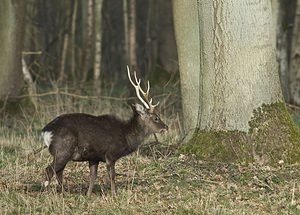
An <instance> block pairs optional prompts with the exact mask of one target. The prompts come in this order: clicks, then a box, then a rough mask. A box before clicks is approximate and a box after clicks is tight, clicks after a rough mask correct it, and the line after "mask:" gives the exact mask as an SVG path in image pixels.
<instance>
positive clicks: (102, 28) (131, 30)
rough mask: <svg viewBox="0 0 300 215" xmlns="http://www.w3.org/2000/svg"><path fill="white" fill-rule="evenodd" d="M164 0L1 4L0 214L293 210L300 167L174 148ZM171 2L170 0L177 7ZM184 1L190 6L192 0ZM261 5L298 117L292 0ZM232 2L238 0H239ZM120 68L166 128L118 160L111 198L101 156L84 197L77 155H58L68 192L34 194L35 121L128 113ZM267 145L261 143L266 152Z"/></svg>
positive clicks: (175, 102)
mask: <svg viewBox="0 0 300 215" xmlns="http://www.w3.org/2000/svg"><path fill="white" fill-rule="evenodd" d="M172 2H173V3H174V2H175V0H174V1H171V0H64V1H61V0H51V1H50V0H48V1H46V0H26V1H25V0H24V1H21V0H20V1H17V0H14V1H10V0H5V1H2V2H1V4H0V41H1V43H0V47H2V52H1V53H0V60H1V63H0V77H1V78H0V100H1V103H0V105H1V106H0V112H1V120H0V125H1V126H0V149H1V150H0V175H1V181H0V191H1V192H0V200H1V201H0V208H1V212H2V213H3V214H51V213H52V214H85V213H86V214H93V213H94V214H157V213H160V214H276V213H280V214H293V213H299V211H300V194H299V193H300V192H299V190H300V186H299V178H300V177H299V176H300V173H299V164H297V163H296V164H288V163H285V162H284V161H282V160H280V162H278V163H276V165H277V166H276V167H272V166H271V165H269V164H268V165H264V164H263V165H260V164H258V163H255V162H253V163H252V162H250V163H243V162H241V163H232V162H212V161H211V160H209V161H204V160H198V159H196V158H195V155H186V154H180V153H181V152H180V151H177V150H176V149H177V147H178V144H177V143H179V142H180V141H181V140H182V139H181V138H182V133H183V130H184V129H183V128H182V121H183V120H182V119H183V117H182V114H181V111H182V109H181V108H182V107H181V96H180V81H181V80H180V77H179V72H178V56H177V50H176V41H175V36H174V27H173V26H174V23H173V14H172V9H173V8H172V7H173V6H174V5H172ZM181 2H183V1H181V0H180V1H177V3H178V4H177V6H180V3H181ZM185 2H187V1H185ZM194 2H196V3H197V5H198V6H199V2H201V1H194ZM206 2H209V1H206ZM213 2H214V3H216V2H226V1H221V0H220V1H218V0H214V1H213ZM227 2H230V3H231V4H232V3H233V2H234V1H227ZM247 2H250V3H253V4H250V3H249V4H248V5H247V7H248V8H250V9H253V11H255V10H257V11H256V12H258V14H260V12H261V8H260V6H261V5H266V4H263V3H262V1H251V0H249V1H247ZM269 2H272V3H271V4H269V3H267V5H268V6H272V12H273V20H274V25H275V26H276V35H272V38H273V37H274V38H275V37H276V59H277V62H278V63H279V67H278V73H279V75H280V81H281V88H282V91H283V95H284V99H285V101H286V104H287V106H288V107H289V110H290V111H291V112H292V114H295V115H293V116H296V117H295V118H294V120H295V122H296V123H297V120H299V119H300V118H299V117H298V111H299V105H300V66H299V64H300V58H299V57H300V1H299V0H288V1H286V0H270V1H269ZM239 3H240V5H243V3H244V0H240V1H239ZM232 5H233V4H232ZM253 5H254V6H253ZM226 6H228V5H226ZM255 6H257V7H255ZM179 8H180V7H179ZM227 8H229V9H230V5H229V7H227ZM190 9H191V10H192V8H190ZM198 9H199V8H198ZM244 9H245V8H244ZM246 9H247V8H246ZM266 10H269V8H266ZM198 11H199V10H198ZM216 14H217V13H216ZM217 15H220V14H217ZM248 18H249V14H248ZM258 22H259V21H258ZM261 23H264V22H261ZM261 23H260V24H261ZM200 27H201V26H200ZM247 30H249V28H248V29H247ZM253 30H255V29H253ZM245 32H247V31H245ZM274 41H275V40H274ZM225 45H226V44H225ZM263 48H264V47H262V49H263ZM217 60H219V59H217ZM221 60H222V59H221ZM246 60H247V59H246ZM126 65H129V67H130V68H131V70H136V71H137V72H138V75H139V76H140V77H142V79H143V81H145V80H148V79H149V80H150V83H151V86H152V88H151V92H152V93H153V95H151V97H153V98H154V103H156V101H158V100H159V101H160V106H159V107H158V111H159V112H160V114H161V117H162V119H163V120H164V121H165V122H166V124H168V125H169V127H170V131H169V132H168V134H167V135H164V136H159V137H158V138H159V142H160V144H157V142H155V141H154V139H151V137H150V139H149V140H147V141H145V144H143V145H142V147H141V148H140V150H139V151H138V152H137V153H135V154H133V155H132V156H128V157H125V158H124V159H121V160H120V162H119V163H118V165H117V171H118V172H120V174H119V175H118V177H117V182H118V185H117V186H118V187H119V188H120V193H119V196H118V198H117V200H113V199H112V198H111V197H110V195H109V190H110V187H109V185H108V184H107V183H106V182H105V174H104V172H105V167H104V165H103V166H102V167H99V180H98V181H99V185H97V186H96V188H95V193H94V195H92V196H91V197H86V196H85V195H84V194H85V192H86V188H87V186H86V185H87V183H88V180H89V178H88V174H87V173H88V167H87V165H86V164H84V163H70V165H69V164H68V167H67V170H66V175H65V179H66V180H65V181H66V188H67V191H68V192H66V193H63V194H60V193H57V191H56V187H55V183H53V186H51V188H50V190H49V191H48V192H41V188H42V187H41V182H42V181H43V171H44V168H45V167H46V164H47V163H49V160H50V159H51V158H50V156H49V154H48V153H47V150H45V151H42V152H41V153H40V154H36V155H34V156H32V152H33V151H34V150H36V149H37V148H38V147H39V146H41V145H42V143H41V141H40V140H39V138H38V137H39V134H40V129H41V128H42V127H43V126H44V125H45V124H46V123H47V122H49V121H50V120H52V119H53V118H54V117H55V116H57V115H59V114H61V113H66V112H86V113H91V114H95V115H96V114H102V113H114V114H116V115H118V116H120V117H121V118H124V119H126V118H128V117H129V116H130V114H131V112H130V109H129V108H128V106H127V105H126V102H128V100H129V101H131V100H133V99H134V98H133V97H131V93H130V92H129V91H130V89H131V87H130V86H129V85H128V81H127V77H126ZM262 67H263V66H262ZM255 72H256V71H254V73H255ZM242 74H243V73H242ZM270 80H271V78H270ZM250 81H253V80H250ZM279 91H280V90H279ZM263 93H264V92H262V94H263ZM190 96H194V94H193V95H190ZM196 100H199V99H198V98H196ZM251 111H252V110H251ZM280 111H282V110H279V111H278V112H276V114H277V113H280ZM278 115H280V114H278ZM267 117H269V116H267ZM267 117H266V118H267ZM271 117H273V116H271ZM298 122H300V120H299V121H298ZM263 125H268V124H263ZM265 127H268V126H265ZM274 127H278V128H280V127H282V126H281V125H280V124H276V125H275V126H274ZM269 130H271V131H270V133H269V134H275V133H276V131H275V132H274V131H273V130H272V127H271V129H269ZM272 132H273V133H272ZM277 133H279V132H277ZM239 134H240V133H239ZM257 134H258V136H259V135H260V133H259V132H257ZM262 134H263V133H262ZM285 134H286V133H284V138H285V137H286V135H285ZM262 136H263V135H262ZM274 136H275V135H274ZM221 138H223V137H222V136H221ZM262 138H266V139H267V138H268V136H263V137H262ZM284 138H283V139H280V138H279V139H280V142H283V143H284V141H285V140H286V139H284ZM205 141H206V140H205ZM270 142H272V141H265V139H264V140H263V143H266V144H265V146H266V148H268V149H269V148H270V147H269V146H271V145H268V144H270ZM275 143H277V142H275ZM259 144H260V142H259ZM259 144H258V148H259V147H260V145H259ZM249 145H250V144H249ZM273 145H276V146H277V144H273ZM250 146H251V145H250ZM228 148H230V147H228ZM280 153H281V151H280ZM270 154H272V152H270ZM29 155H31V156H29ZM122 173H123V174H122Z"/></svg>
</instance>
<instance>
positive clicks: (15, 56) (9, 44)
mask: <svg viewBox="0 0 300 215" xmlns="http://www.w3.org/2000/svg"><path fill="white" fill-rule="evenodd" d="M24 15H25V6H24V1H11V0H3V1H1V4H0V41H1V43H0V49H1V52H0V61H1V63H0V77H1V78H0V100H5V99H10V98H11V97H15V96H18V95H20V93H21V90H22V87H23V75H22V61H21V59H22V47H23V35H24V32H23V30H24V18H25V16H24Z"/></svg>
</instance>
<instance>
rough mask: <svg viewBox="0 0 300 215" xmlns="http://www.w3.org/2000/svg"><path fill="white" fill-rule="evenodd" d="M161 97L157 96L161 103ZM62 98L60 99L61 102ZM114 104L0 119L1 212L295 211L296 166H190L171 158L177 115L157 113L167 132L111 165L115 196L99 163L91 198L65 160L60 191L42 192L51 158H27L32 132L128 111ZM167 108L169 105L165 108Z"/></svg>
mask: <svg viewBox="0 0 300 215" xmlns="http://www.w3.org/2000/svg"><path fill="white" fill-rule="evenodd" d="M168 98H169V97H168V96H166V97H164V99H165V100H163V101H162V102H163V104H164V105H163V106H162V107H165V106H167V105H166V104H167V103H168V100H167V99H168ZM62 101H63V102H62ZM123 103H124V102H122V101H112V100H106V101H105V102H103V101H98V100H93V101H90V100H86V99H74V98H70V97H68V96H59V97H57V98H55V96H54V97H52V98H51V99H48V100H46V99H41V98H40V99H39V104H40V105H39V110H37V111H30V110H23V113H22V114H21V116H19V117H17V118H9V117H4V118H3V120H2V121H1V125H0V175H1V178H0V210H1V214H299V213H300V174H299V166H297V165H294V166H288V165H285V164H282V166H281V167H278V168H272V167H266V166H256V165H249V164H247V165H246V164H245V165H243V164H239V165H238V164H225V163H209V162H204V161H197V160H195V159H194V157H193V156H185V155H179V154H177V153H176V149H175V148H176V147H175V146H176V143H177V142H178V140H179V136H180V135H179V133H180V126H178V113H177V112H176V111H175V110H174V109H171V108H166V109H163V108H162V109H161V112H162V114H163V116H162V118H163V119H165V121H166V122H167V124H169V125H171V127H172V130H171V131H170V132H169V134H167V135H164V136H160V137H159V139H160V141H161V144H159V145H152V144H150V143H151V142H152V141H153V138H152V137H150V138H149V139H148V140H147V141H145V144H144V145H143V146H142V147H141V148H140V150H139V152H137V153H134V154H132V155H131V156H128V157H125V158H122V159H121V160H119V161H118V162H117V167H116V170H117V173H120V174H119V175H118V176H117V187H118V197H117V198H116V199H113V198H112V197H111V195H110V186H109V184H108V183H107V182H106V180H105V178H106V176H105V168H104V165H100V166H99V180H98V182H99V183H98V185H97V186H96V187H95V189H94V194H93V195H92V196H91V197H86V196H85V195H84V194H85V192H86V191H87V186H88V174H89V173H88V172H89V171H88V165H87V163H69V164H68V165H67V167H66V170H65V185H64V186H65V189H66V192H64V193H57V192H56V183H55V181H52V182H54V183H52V184H51V186H50V188H49V190H47V191H44V192H42V191H41V184H42V182H43V171H44V168H45V167H46V165H47V164H48V163H49V162H50V160H51V157H50V155H49V154H48V152H47V150H44V151H42V152H41V153H39V154H37V155H36V156H35V157H33V158H32V159H28V158H27V156H26V155H27V154H28V153H30V152H32V150H33V149H37V148H39V147H40V146H41V144H42V143H41V142H40V141H39V139H38V135H39V130H40V129H41V128H42V126H43V125H45V123H46V122H47V121H49V120H50V119H52V118H53V117H54V116H56V115H57V114H60V113H62V112H74V111H81V112H88V113H94V114H96V113H108V112H117V113H119V114H118V115H119V116H121V117H123V118H126V117H128V116H129V114H130V110H129V108H128V107H126V105H124V104H123ZM169 107H171V106H169Z"/></svg>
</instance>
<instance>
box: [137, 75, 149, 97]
mask: <svg viewBox="0 0 300 215" xmlns="http://www.w3.org/2000/svg"><path fill="white" fill-rule="evenodd" d="M133 73H134V78H135V81H136V82H137V83H138V85H139V89H140V91H141V93H142V94H143V96H144V98H145V99H146V100H147V102H148V100H149V90H150V83H149V81H148V87H147V90H146V92H145V91H144V90H143V89H142V87H141V84H140V83H141V79H138V78H137V76H136V71H134V72H133Z"/></svg>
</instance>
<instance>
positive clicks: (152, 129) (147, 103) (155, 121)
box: [127, 66, 168, 134]
mask: <svg viewBox="0 0 300 215" xmlns="http://www.w3.org/2000/svg"><path fill="white" fill-rule="evenodd" d="M127 74H128V78H129V81H130V83H131V85H132V86H133V87H134V88H135V92H136V95H137V97H138V99H139V100H140V102H141V103H142V105H141V104H135V105H132V110H133V112H134V113H135V114H136V115H137V116H139V118H140V121H141V123H142V124H144V126H145V128H146V129H147V133H149V134H150V133H161V132H165V131H167V130H168V126H167V125H166V124H165V123H164V122H163V121H162V120H161V119H160V117H159V115H158V114H157V113H156V111H155V107H157V106H158V105H159V102H158V103H156V104H155V105H153V104H152V98H149V92H150V83H149V81H148V83H147V90H146V91H144V90H143V89H142V88H141V85H140V84H141V79H138V78H137V76H136V72H135V71H134V79H135V81H133V80H132V79H131V76H130V71H129V68H128V66H127ZM141 94H142V95H141Z"/></svg>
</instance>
